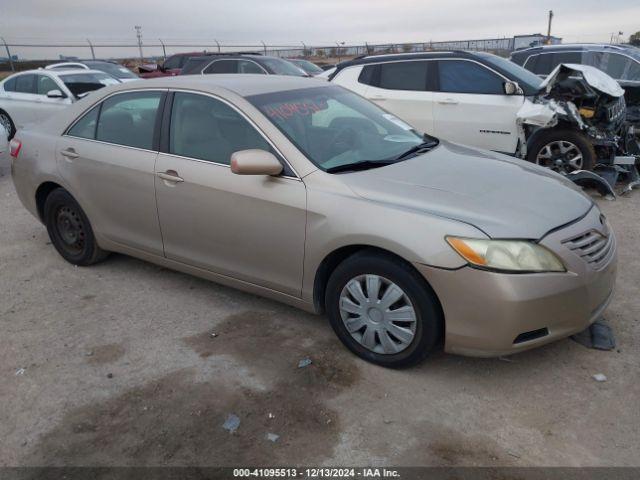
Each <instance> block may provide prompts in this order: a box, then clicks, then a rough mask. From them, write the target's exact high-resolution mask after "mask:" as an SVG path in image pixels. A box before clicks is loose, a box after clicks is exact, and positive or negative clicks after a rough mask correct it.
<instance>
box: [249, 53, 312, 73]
mask: <svg viewBox="0 0 640 480" xmlns="http://www.w3.org/2000/svg"><path fill="white" fill-rule="evenodd" d="M260 63H261V64H263V65H265V66H266V67H267V68H268V69H269V71H270V72H271V73H273V74H275V75H292V76H294V77H304V76H306V75H307V74H306V72H305V71H304V70H300V69H299V68H298V67H296V66H295V65H294V64H293V63H291V62H287V61H286V60H282V59H281V58H267V57H263V58H261V59H260Z"/></svg>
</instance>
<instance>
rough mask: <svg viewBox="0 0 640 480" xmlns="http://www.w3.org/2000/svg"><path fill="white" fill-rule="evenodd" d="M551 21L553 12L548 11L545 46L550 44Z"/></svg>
mask: <svg viewBox="0 0 640 480" xmlns="http://www.w3.org/2000/svg"><path fill="white" fill-rule="evenodd" d="M552 20H553V10H549V25H548V26H547V45H550V44H551V21H552Z"/></svg>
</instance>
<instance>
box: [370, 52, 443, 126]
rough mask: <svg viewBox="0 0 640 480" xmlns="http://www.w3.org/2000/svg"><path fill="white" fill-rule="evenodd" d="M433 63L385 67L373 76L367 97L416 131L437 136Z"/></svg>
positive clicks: (411, 63) (425, 62)
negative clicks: (431, 81) (431, 82)
mask: <svg viewBox="0 0 640 480" xmlns="http://www.w3.org/2000/svg"><path fill="white" fill-rule="evenodd" d="M432 65H434V64H433V63H432V61H431V60H403V61H397V62H388V63H382V64H379V65H377V66H376V70H375V71H374V72H372V75H373V78H372V82H371V85H370V86H369V88H368V89H367V91H366V97H367V98H368V99H369V100H371V101H373V102H375V103H377V104H378V105H380V106H381V107H382V108H384V109H386V110H389V111H390V112H391V113H393V114H394V115H396V116H398V117H400V118H401V119H403V120H404V121H405V122H407V123H409V124H410V125H411V126H412V127H414V128H415V129H416V130H418V131H421V132H426V133H433V132H434V123H433V122H434V120H433V118H434V117H433V115H434V111H433V92H432V91H431V90H432V88H431V86H430V85H429V84H430V78H431V76H430V68H431V66H432Z"/></svg>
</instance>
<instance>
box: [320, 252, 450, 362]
mask: <svg viewBox="0 0 640 480" xmlns="http://www.w3.org/2000/svg"><path fill="white" fill-rule="evenodd" d="M376 277H377V278H378V280H379V283H378V282H377V281H376V280H375V278H376ZM370 281H372V282H373V283H371V285H372V288H371V289H369V288H367V286H368V285H369V283H368V282H370ZM353 282H355V283H357V284H359V285H361V286H362V293H364V295H365V297H368V299H369V302H370V303H365V302H363V301H361V302H358V301H357V300H356V296H354V295H352V294H351V290H350V288H354V287H355V284H354V283H353ZM376 284H378V285H379V287H380V288H379V293H378V295H376V294H375V291H376V287H375V285H376ZM392 284H393V285H395V286H396V287H399V289H400V290H401V291H402V293H403V296H402V297H401V298H400V299H399V300H397V301H396V302H394V303H391V304H390V305H389V308H387V307H386V306H385V305H384V301H385V297H386V296H385V293H386V292H387V291H389V293H393V292H397V290H396V289H393V288H392V289H391V290H389V289H390V287H391V286H392ZM348 285H350V287H349V286H348ZM369 290H371V292H369ZM345 295H346V297H345ZM395 296H397V295H395ZM375 298H378V299H379V303H377V304H375V305H374V303H375V302H373V301H372V300H371V299H375ZM390 298H394V296H393V295H389V297H388V298H387V301H388V299H390ZM343 300H344V303H341V302H342V301H343ZM361 300H362V299H361ZM349 302H351V303H349ZM358 303H360V304H361V305H367V306H366V307H364V308H360V309H359V311H360V312H367V313H366V315H364V314H363V315H359V314H358V313H354V312H351V313H348V312H345V309H344V308H342V309H341V305H343V306H346V307H347V308H353V305H352V304H356V306H358V305H357V304H358ZM371 305H374V306H375V307H377V308H371V307H370V306H371ZM325 307H326V311H327V313H328V316H329V321H330V323H331V326H332V327H333V330H334V331H335V332H336V335H337V336H338V338H339V339H340V341H341V342H342V343H343V344H344V345H345V346H346V347H347V348H348V349H349V350H351V351H352V352H353V353H355V354H356V355H358V356H359V357H360V358H363V359H364V360H367V361H368V362H371V363H375V364H377V365H381V366H383V367H391V368H400V367H406V366H410V365H414V364H416V363H419V362H421V361H422V360H424V359H425V358H426V357H427V355H429V353H430V352H431V351H432V350H433V349H434V347H435V346H436V344H437V343H438V341H439V340H440V338H441V335H442V330H443V325H444V318H443V315H442V311H441V308H440V303H439V302H438V299H437V297H436V295H435V293H434V292H433V290H432V289H431V288H430V287H429V285H428V284H427V283H426V281H425V280H424V279H423V278H422V276H421V275H420V274H419V273H418V272H416V271H415V270H414V269H413V267H411V265H409V264H407V263H405V262H403V261H398V259H397V258H394V257H392V256H391V255H386V254H382V253H380V252H377V251H374V250H364V251H362V252H359V253H356V254H355V255H353V256H351V257H349V258H347V259H346V260H344V261H343V262H342V263H341V264H340V265H338V267H337V268H336V269H335V270H334V271H333V273H332V274H331V276H330V278H329V281H328V283H327V289H326V295H325ZM407 307H410V308H412V309H413V317H414V319H415V320H414V321H408V322H403V321H400V320H393V318H396V319H398V318H409V317H410V314H409V313H408V312H407V311H406V310H407ZM389 313H391V314H392V315H394V317H393V318H391V317H389V318H387V316H388V315H389ZM363 318H366V320H364V321H363V320H362V319H363ZM390 322H393V323H394V325H395V327H401V330H398V329H397V328H393V326H389V323H390ZM361 323H364V326H362V327H361V329H360V330H357V331H354V329H357V327H358V326H359V325H360V324H361ZM347 324H349V327H350V328H351V332H350V330H349V329H348V328H347ZM369 329H372V330H373V333H370V334H369V333H367V331H368V330H369ZM408 330H413V332H412V334H413V337H412V338H411V339H409V338H408V337H409V335H408V334H407V331H408ZM385 331H386V332H385ZM397 332H400V333H402V336H397V337H396V336H395V335H397ZM365 337H368V341H365ZM383 337H386V338H384V340H386V342H384V341H383ZM389 341H391V344H390V343H389ZM365 343H368V344H369V345H368V346H367V345H365ZM372 345H374V348H371V346H372ZM389 346H390V347H393V348H387V347H389ZM394 349H397V351H394ZM385 350H386V351H385Z"/></svg>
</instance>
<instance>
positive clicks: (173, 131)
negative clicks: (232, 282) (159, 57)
mask: <svg viewBox="0 0 640 480" xmlns="http://www.w3.org/2000/svg"><path fill="white" fill-rule="evenodd" d="M167 135H168V142H167V148H166V152H164V153H160V155H159V156H158V160H157V163H156V195H157V202H158V215H159V218H160V225H161V228H162V236H163V240H164V249H165V255H166V257H167V258H169V259H171V260H176V261H178V262H181V263H185V264H188V265H192V266H195V267H199V268H203V269H206V270H210V271H212V272H215V273H218V274H221V275H226V276H228V277H232V278H235V279H239V280H243V281H246V282H249V283H252V284H256V285H260V286H263V287H266V288H271V289H273V290H276V291H279V292H283V293H286V294H289V295H293V296H300V294H301V284H302V266H303V260H304V241H305V224H306V190H305V186H304V183H302V181H300V180H299V179H297V178H293V174H292V173H290V174H289V175H287V174H286V173H287V172H285V174H283V175H281V176H277V177H272V176H265V175H258V176H253V175H235V174H234V173H232V172H231V169H230V168H229V163H230V157H231V154H232V153H233V152H236V151H240V150H246V149H252V148H257V149H263V150H269V151H271V152H272V153H274V154H276V155H277V152H275V151H274V150H273V148H272V147H271V145H270V144H269V142H267V141H266V140H265V138H264V137H263V136H262V134H261V133H259V132H258V131H257V130H256V129H255V128H254V127H253V125H251V124H250V123H249V122H248V121H247V120H246V119H245V118H244V116H243V115H241V114H240V113H238V111H237V110H236V109H235V108H232V107H231V106H230V105H228V104H226V103H224V102H223V101H221V100H218V99H216V98H213V97H210V96H207V95H202V94H194V93H184V92H178V93H175V94H174V98H173V103H172V108H171V122H170V128H169V129H168V132H167Z"/></svg>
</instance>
